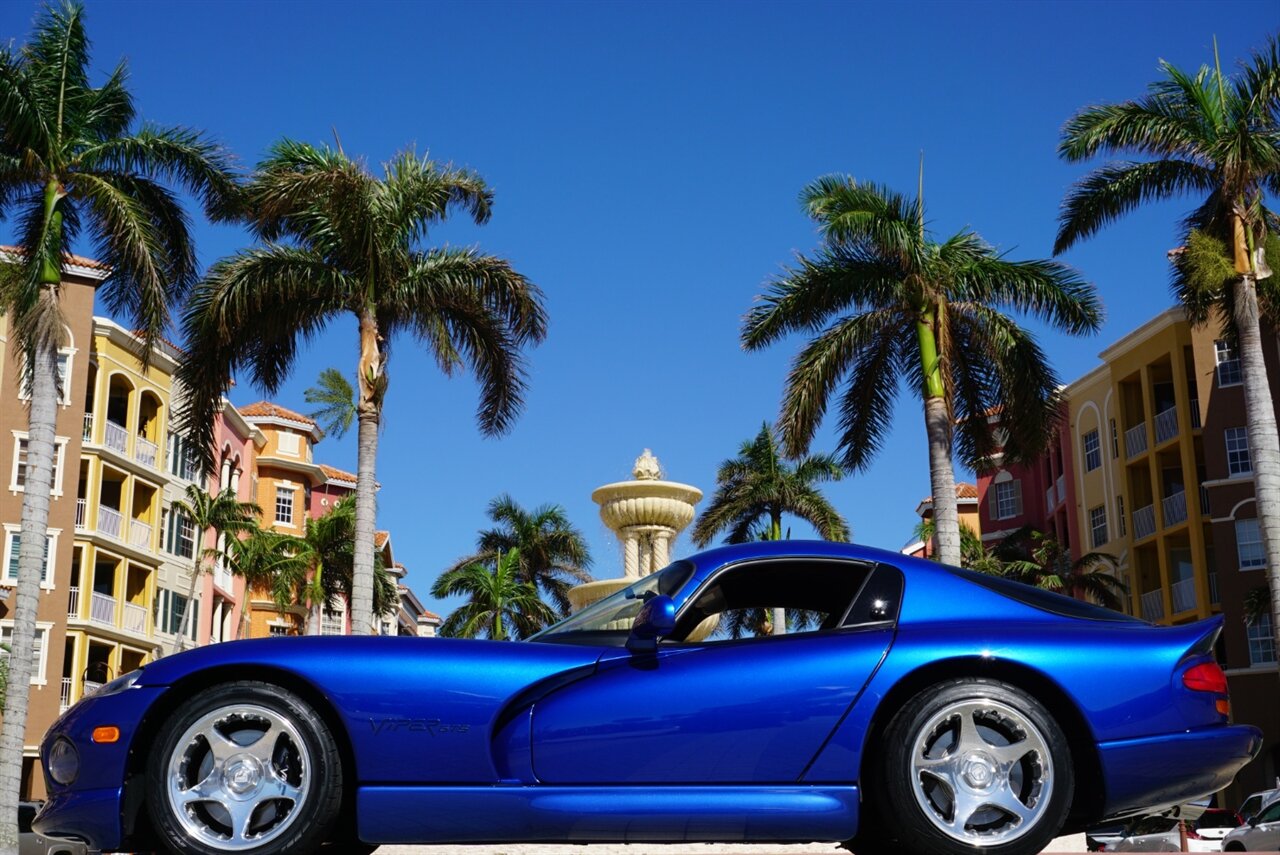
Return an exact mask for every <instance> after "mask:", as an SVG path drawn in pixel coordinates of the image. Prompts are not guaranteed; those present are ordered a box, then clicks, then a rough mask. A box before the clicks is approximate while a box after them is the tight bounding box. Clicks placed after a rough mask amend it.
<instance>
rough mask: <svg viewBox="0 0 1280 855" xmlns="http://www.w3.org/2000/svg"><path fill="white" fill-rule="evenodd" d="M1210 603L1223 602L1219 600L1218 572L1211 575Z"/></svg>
mask: <svg viewBox="0 0 1280 855" xmlns="http://www.w3.org/2000/svg"><path fill="white" fill-rule="evenodd" d="M1209 602H1210V603H1220V602H1222V601H1221V600H1219V599H1218V574H1217V573H1216V572H1214V573H1210V574H1209Z"/></svg>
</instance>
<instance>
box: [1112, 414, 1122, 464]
mask: <svg viewBox="0 0 1280 855" xmlns="http://www.w3.org/2000/svg"><path fill="white" fill-rule="evenodd" d="M1111 459H1112V460H1119V459H1120V431H1119V429H1117V428H1116V420H1115V419H1112V420H1111Z"/></svg>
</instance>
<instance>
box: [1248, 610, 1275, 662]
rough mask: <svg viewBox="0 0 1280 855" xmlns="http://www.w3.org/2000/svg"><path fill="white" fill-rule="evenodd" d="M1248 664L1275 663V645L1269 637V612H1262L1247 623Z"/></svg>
mask: <svg viewBox="0 0 1280 855" xmlns="http://www.w3.org/2000/svg"><path fill="white" fill-rule="evenodd" d="M1249 664H1250V665H1252V666H1254V667H1258V666H1260V665H1274V664H1276V647H1275V641H1274V639H1273V638H1272V637H1271V615H1269V614H1263V615H1262V616H1261V617H1259V618H1258V619H1257V620H1255V621H1254V622H1253V623H1251V624H1249Z"/></svg>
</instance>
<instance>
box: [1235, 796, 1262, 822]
mask: <svg viewBox="0 0 1280 855" xmlns="http://www.w3.org/2000/svg"><path fill="white" fill-rule="evenodd" d="M1261 805H1262V797H1261V796H1249V798H1247V799H1245V800H1244V804H1242V805H1240V815H1241V816H1242V817H1244V818H1245V819H1248V818H1249V817H1251V816H1253V815H1254V814H1256V813H1257V812H1258V808H1259V807H1260V806H1261Z"/></svg>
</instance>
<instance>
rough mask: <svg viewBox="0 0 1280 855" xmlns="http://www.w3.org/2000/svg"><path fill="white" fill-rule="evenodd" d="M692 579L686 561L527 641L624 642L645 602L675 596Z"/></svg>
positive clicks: (691, 566) (689, 566)
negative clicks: (655, 598) (657, 596)
mask: <svg viewBox="0 0 1280 855" xmlns="http://www.w3.org/2000/svg"><path fill="white" fill-rule="evenodd" d="M691 575H693V565H692V564H690V563H689V562H688V561H677V562H675V563H674V564H670V565H668V566H667V567H665V568H663V569H662V570H659V571H658V572H657V573H653V574H651V575H649V576H645V577H644V578H643V579H640V580H639V581H637V582H635V583H634V584H632V585H628V586H627V587H625V588H623V589H622V590H621V591H618V592H617V593H616V594H613V595H611V596H608V597H605V598H604V599H603V600H601V601H600V602H598V603H593V604H592V605H590V606H587V607H586V608H585V609H583V610H582V611H580V612H578V613H577V614H575V615H570V616H569V617H567V618H565V619H564V620H562V621H560V622H559V623H557V624H553V625H552V626H549V627H547V628H546V629H544V630H543V631H542V632H540V633H538V634H537V635H533V636H530V638H529V640H530V641H584V640H591V641H598V642H601V643H609V641H610V640H617V639H620V641H617V643H622V642H625V641H626V639H627V636H628V635H630V633H631V623H632V621H634V620H635V617H636V613H637V612H639V611H640V608H641V606H643V605H644V601H645V600H646V599H648V598H649V597H650V596H653V595H656V594H665V595H666V596H668V597H673V596H675V595H676V593H677V592H678V591H679V590H680V589H681V588H682V587H684V583H685V582H687V581H689V577H690V576H691Z"/></svg>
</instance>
